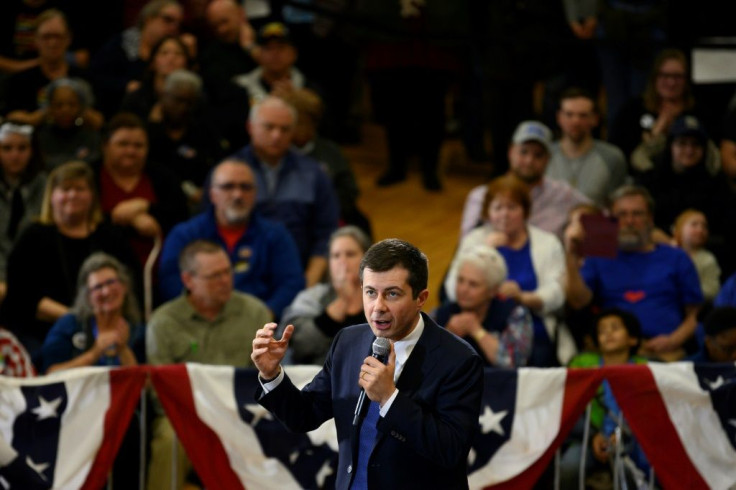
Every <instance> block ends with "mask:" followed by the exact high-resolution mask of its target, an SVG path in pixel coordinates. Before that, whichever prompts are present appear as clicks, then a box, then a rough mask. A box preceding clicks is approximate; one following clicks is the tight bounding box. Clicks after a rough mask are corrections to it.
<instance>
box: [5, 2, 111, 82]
mask: <svg viewBox="0 0 736 490" xmlns="http://www.w3.org/2000/svg"><path fill="white" fill-rule="evenodd" d="M76 7H79V8H76ZM51 8H59V9H60V10H62V11H63V12H64V13H65V14H67V15H68V16H69V20H70V23H71V26H72V30H75V21H76V27H77V30H78V27H79V26H80V25H81V24H82V23H83V22H85V21H86V19H82V18H81V15H79V14H80V13H82V11H84V14H85V15H84V16H85V17H87V18H89V15H90V13H91V11H92V10H93V9H92V8H91V5H89V4H87V3H86V2H85V3H80V2H63V1H59V0H22V1H18V0H12V1H6V2H0V33H2V34H0V78H2V73H11V74H12V73H17V72H19V71H23V70H25V69H28V68H32V67H34V66H36V65H38V48H37V46H36V42H35V40H34V35H33V34H34V30H35V27H36V22H37V21H38V18H39V16H40V15H41V14H43V13H44V12H45V11H47V10H49V9H51ZM95 13H96V12H95ZM85 26H87V27H89V24H85ZM105 27H107V26H105ZM79 34H80V35H79V36H76V37H75V39H73V40H72V41H73V42H72V45H71V46H70V49H69V51H68V52H67V57H68V58H69V61H70V63H71V64H72V65H75V66H79V67H86V66H87V65H88V64H89V55H90V49H91V48H92V46H93V45H94V42H93V39H92V36H88V35H87V34H88V32H80V33H79Z"/></svg>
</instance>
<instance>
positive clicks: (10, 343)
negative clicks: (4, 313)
mask: <svg viewBox="0 0 736 490" xmlns="http://www.w3.org/2000/svg"><path fill="white" fill-rule="evenodd" d="M0 375H2V376H11V377H14V378H32V377H33V376H35V375H36V368H35V367H34V366H33V362H32V361H31V356H29V355H28V351H27V350H26V348H25V347H23V344H21V343H20V342H19V341H18V339H17V338H16V337H15V335H13V334H12V333H10V332H9V331H8V330H5V329H4V328H2V327H0Z"/></svg>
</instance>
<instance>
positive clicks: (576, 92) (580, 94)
mask: <svg viewBox="0 0 736 490" xmlns="http://www.w3.org/2000/svg"><path fill="white" fill-rule="evenodd" d="M581 98H582V99H588V100H589V101H590V102H591V103H592V104H593V112H596V113H597V112H598V104H597V103H596V101H595V97H593V94H592V93H590V91H588V90H586V89H584V88H581V87H568V88H566V89H565V90H564V91H563V92H562V94H560V107H562V103H563V102H564V101H566V100H568V99H581Z"/></svg>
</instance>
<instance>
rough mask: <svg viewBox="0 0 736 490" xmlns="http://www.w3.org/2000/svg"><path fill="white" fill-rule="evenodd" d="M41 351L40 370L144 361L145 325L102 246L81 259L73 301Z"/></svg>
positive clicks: (124, 275) (117, 264)
mask: <svg viewBox="0 0 736 490" xmlns="http://www.w3.org/2000/svg"><path fill="white" fill-rule="evenodd" d="M41 352H42V358H43V365H42V370H43V371H45V372H47V373H51V372H53V371H59V370H62V369H70V368H74V367H82V366H135V365H137V364H138V363H139V362H143V361H144V359H145V335H144V326H143V323H142V322H141V315H140V311H139V309H138V304H137V301H136V298H135V296H134V295H133V293H132V291H131V282H130V277H129V276H128V274H127V273H126V271H125V268H124V267H123V265H122V264H121V263H120V261H118V260H117V259H116V258H115V257H112V256H110V255H108V254H106V253H104V252H96V253H94V254H92V255H90V256H89V257H88V258H87V260H85V261H84V264H82V268H81V269H80V271H79V277H78V279H77V297H76V299H75V300H74V305H73V306H72V308H71V310H70V312H69V313H67V314H66V315H64V316H62V317H61V318H59V320H57V321H56V323H55V324H54V326H53V327H52V328H51V330H50V331H49V333H48V335H47V336H46V340H45V341H44V343H43V347H42V349H41Z"/></svg>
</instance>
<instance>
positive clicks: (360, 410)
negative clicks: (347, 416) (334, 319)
mask: <svg viewBox="0 0 736 490" xmlns="http://www.w3.org/2000/svg"><path fill="white" fill-rule="evenodd" d="M390 351H391V341H390V340H388V339H387V338H385V337H378V338H376V340H374V341H373V354H371V355H372V356H373V357H375V358H376V359H378V360H379V361H381V362H382V363H384V364H386V358H387V356H388V353H389V352H390ZM369 405H370V401H369V402H368V403H365V390H364V389H361V390H360V394H359V395H358V404H357V405H356V406H355V415H354V416H353V426H357V425H360V422H361V421H362V420H363V419H364V418H365V416H366V414H367V413H368V406H369Z"/></svg>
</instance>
